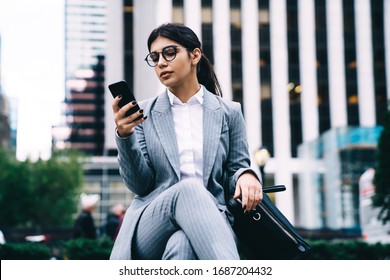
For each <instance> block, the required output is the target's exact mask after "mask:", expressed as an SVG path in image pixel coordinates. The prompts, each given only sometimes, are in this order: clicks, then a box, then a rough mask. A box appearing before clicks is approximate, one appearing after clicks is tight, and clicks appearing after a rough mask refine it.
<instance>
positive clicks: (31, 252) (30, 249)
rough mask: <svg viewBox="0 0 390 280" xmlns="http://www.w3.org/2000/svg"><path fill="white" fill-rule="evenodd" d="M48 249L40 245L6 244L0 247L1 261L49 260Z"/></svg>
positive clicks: (49, 252)
mask: <svg viewBox="0 0 390 280" xmlns="http://www.w3.org/2000/svg"><path fill="white" fill-rule="evenodd" d="M50 257H51V251H50V248H49V247H47V246H46V245H44V244H40V243H6V244H3V245H0V259H1V260H49V259H50Z"/></svg>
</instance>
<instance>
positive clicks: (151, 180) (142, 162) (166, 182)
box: [110, 88, 250, 259]
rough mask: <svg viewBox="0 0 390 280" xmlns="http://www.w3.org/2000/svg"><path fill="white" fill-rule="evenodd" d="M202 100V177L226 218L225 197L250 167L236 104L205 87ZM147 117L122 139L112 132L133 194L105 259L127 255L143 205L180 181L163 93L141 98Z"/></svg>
mask: <svg viewBox="0 0 390 280" xmlns="http://www.w3.org/2000/svg"><path fill="white" fill-rule="evenodd" d="M203 89H204V99H203V120H204V121H203V138H204V140H203V147H204V148H203V160H204V164H203V182H204V185H205V186H206V188H207V189H208V190H209V191H210V192H211V193H212V194H213V196H214V197H215V199H216V202H217V204H218V207H219V209H220V210H221V211H224V212H226V214H227V215H228V218H229V219H230V220H231V215H229V213H228V211H227V209H226V206H225V201H226V198H227V197H228V196H232V195H233V193H234V190H235V185H236V181H237V179H238V177H239V176H240V175H241V174H242V173H243V172H244V171H247V170H250V168H249V166H250V156H249V152H248V144H247V136H246V130H245V122H244V118H243V115H242V112H241V105H240V104H239V103H237V102H232V101H227V100H224V99H222V98H220V97H218V96H216V95H214V94H212V93H211V92H209V91H208V90H207V89H206V88H203ZM140 106H141V108H143V109H144V114H145V115H146V116H148V119H147V120H146V121H145V122H144V123H142V124H141V125H138V126H137V127H136V130H135V132H136V133H133V134H132V135H130V136H129V137H127V138H119V137H116V142H117V146H118V162H119V170H120V174H121V176H122V178H123V180H124V182H125V184H126V186H127V187H128V188H129V189H130V190H131V191H132V192H134V193H135V194H136V195H135V198H134V200H133V202H132V204H131V205H130V207H129V209H128V210H127V212H126V216H125V218H124V221H123V223H122V226H121V229H120V232H119V234H118V237H117V239H116V241H115V244H114V247H113V250H112V253H111V257H110V259H131V258H132V256H131V246H132V244H131V243H132V242H131V241H132V237H133V235H134V230H135V227H136V224H137V221H138V219H139V217H140V215H141V213H142V211H143V210H144V209H145V207H146V206H147V205H148V204H149V203H150V202H151V201H152V200H153V199H154V198H155V197H157V196H158V195H159V194H160V193H161V192H163V191H164V190H166V189H167V188H169V187H170V186H172V185H174V184H175V183H177V182H178V181H179V180H180V166H179V154H178V146H177V142H176V136H175V128H174V124H173V117H172V110H171V105H170V103H169V99H168V94H167V92H166V91H165V92H163V93H162V94H161V95H159V96H158V97H155V98H151V99H148V100H145V101H144V102H141V103H140Z"/></svg>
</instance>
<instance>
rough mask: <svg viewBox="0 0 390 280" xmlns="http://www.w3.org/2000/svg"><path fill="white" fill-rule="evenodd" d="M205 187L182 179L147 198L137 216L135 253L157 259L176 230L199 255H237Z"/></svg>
mask: <svg viewBox="0 0 390 280" xmlns="http://www.w3.org/2000/svg"><path fill="white" fill-rule="evenodd" d="M223 215H224V214H223V213H221V212H220V211H219V210H218V208H217V207H216V203H215V200H214V199H213V197H212V196H211V194H210V192H208V191H207V190H206V188H205V187H204V186H203V185H201V184H199V182H197V181H196V180H195V179H187V180H183V181H181V182H179V183H177V184H175V185H174V186H172V187H171V188H169V189H168V190H166V191H165V192H163V193H162V194H161V195H160V196H159V197H158V198H156V199H155V200H154V201H153V202H151V203H150V204H149V205H148V207H147V208H146V210H145V211H144V212H143V214H142V216H141V219H140V220H139V223H138V226H137V231H136V235H135V240H134V241H135V243H134V244H135V248H136V250H137V251H136V252H135V255H136V256H137V257H139V258H141V259H161V257H162V255H163V254H164V251H165V245H166V244H167V241H168V239H169V238H170V237H171V235H172V234H173V233H175V232H176V231H177V230H180V229H181V230H182V231H183V232H184V233H185V235H186V237H187V238H188V240H189V242H190V244H191V246H192V248H193V250H194V252H195V254H196V255H197V256H198V257H199V258H200V259H204V260H207V259H209V260H210V259H211V260H214V259H239V256H238V253H237V248H236V244H235V241H234V238H233V233H232V229H231V227H230V225H229V224H228V222H227V220H226V219H225V217H224V216H223Z"/></svg>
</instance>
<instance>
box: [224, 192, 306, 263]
mask: <svg viewBox="0 0 390 280" xmlns="http://www.w3.org/2000/svg"><path fill="white" fill-rule="evenodd" d="M285 189H286V188H285V186H284V185H278V186H271V187H264V188H263V200H262V201H261V203H260V204H259V205H257V207H256V210H253V211H251V212H250V213H244V210H243V209H242V206H241V202H240V201H238V200H235V199H230V200H229V201H228V204H227V207H228V209H229V211H230V212H231V213H232V214H233V216H234V224H233V230H234V232H235V233H236V235H237V238H238V241H239V250H240V253H241V254H243V257H244V258H246V259H249V260H265V259H267V260H290V259H300V258H302V256H303V255H305V254H307V253H308V252H309V251H310V250H311V247H310V245H309V244H308V243H307V242H306V241H305V240H304V239H303V238H302V237H301V235H300V234H299V233H298V231H297V230H296V229H295V228H294V226H293V225H292V224H291V223H290V222H289V221H288V219H287V218H286V217H285V216H284V215H283V214H282V213H281V212H280V211H279V209H278V208H276V206H275V205H274V204H273V203H272V201H271V200H270V198H269V197H268V195H267V194H266V192H275V191H283V190H285Z"/></svg>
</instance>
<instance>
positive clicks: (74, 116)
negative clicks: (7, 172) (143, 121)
mask: <svg viewBox="0 0 390 280" xmlns="http://www.w3.org/2000/svg"><path fill="white" fill-rule="evenodd" d="M106 2H107V1H106V0H66V1H65V99H64V102H63V106H62V107H63V108H62V110H63V111H62V122H61V123H60V124H59V125H58V126H56V127H54V130H53V134H54V137H53V142H54V143H53V146H54V147H55V148H74V149H79V150H82V151H83V152H84V153H86V154H88V155H96V156H102V155H103V152H104V85H105V83H104V67H105V65H104V63H105V62H104V59H105V58H104V56H105V53H106V33H107V31H106V29H107V16H106V14H107V4H106Z"/></svg>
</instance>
